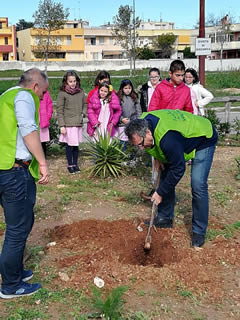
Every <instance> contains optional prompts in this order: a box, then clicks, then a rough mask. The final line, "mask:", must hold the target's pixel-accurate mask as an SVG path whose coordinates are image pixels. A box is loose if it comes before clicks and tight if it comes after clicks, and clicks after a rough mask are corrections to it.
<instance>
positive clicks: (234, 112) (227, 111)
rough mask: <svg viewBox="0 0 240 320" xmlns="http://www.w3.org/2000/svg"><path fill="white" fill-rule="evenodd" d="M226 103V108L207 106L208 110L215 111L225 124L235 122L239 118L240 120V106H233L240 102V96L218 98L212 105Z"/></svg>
mask: <svg viewBox="0 0 240 320" xmlns="http://www.w3.org/2000/svg"><path fill="white" fill-rule="evenodd" d="M216 102H224V103H225V106H224V107H212V106H211V105H210V106H207V107H206V110H215V111H216V113H217V116H219V117H220V120H221V121H223V122H230V123H231V122H233V120H234V119H236V118H238V119H239V120H240V105H239V106H232V102H240V96H226V97H217V98H214V99H213V100H212V101H211V104H212V103H216Z"/></svg>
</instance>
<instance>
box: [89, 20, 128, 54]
mask: <svg viewBox="0 0 240 320" xmlns="http://www.w3.org/2000/svg"><path fill="white" fill-rule="evenodd" d="M84 41H85V52H84V59H85V60H102V59H122V58H123V57H124V51H125V50H124V49H123V48H122V47H121V45H120V44H117V41H116V38H115V37H114V35H113V32H112V28H111V27H110V25H107V26H101V27H92V28H84Z"/></svg>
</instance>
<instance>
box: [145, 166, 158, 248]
mask: <svg viewBox="0 0 240 320" xmlns="http://www.w3.org/2000/svg"><path fill="white" fill-rule="evenodd" d="M160 175H161V169H160V168H159V170H158V173H157V174H155V177H156V178H155V181H154V189H155V190H156V189H157V187H158V186H159V182H160ZM157 208H158V206H157V205H156V204H155V203H154V202H153V204H152V214H151V218H150V223H149V227H148V232H147V236H146V238H145V244H144V250H147V251H149V250H150V249H151V242H152V236H151V231H152V227H153V226H154V225H153V221H154V218H155V216H156V214H157ZM155 231H156V228H155Z"/></svg>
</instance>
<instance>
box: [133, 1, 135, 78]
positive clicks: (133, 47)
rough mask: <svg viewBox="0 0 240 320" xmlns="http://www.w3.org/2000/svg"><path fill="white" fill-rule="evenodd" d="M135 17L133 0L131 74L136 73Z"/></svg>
mask: <svg viewBox="0 0 240 320" xmlns="http://www.w3.org/2000/svg"><path fill="white" fill-rule="evenodd" d="M135 20H136V17H135V0H133V75H135V74H136V22H135Z"/></svg>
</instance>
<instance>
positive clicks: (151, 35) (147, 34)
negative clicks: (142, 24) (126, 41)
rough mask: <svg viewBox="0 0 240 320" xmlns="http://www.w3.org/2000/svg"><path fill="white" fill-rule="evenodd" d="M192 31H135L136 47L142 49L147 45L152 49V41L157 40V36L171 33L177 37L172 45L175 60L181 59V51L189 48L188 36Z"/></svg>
mask: <svg viewBox="0 0 240 320" xmlns="http://www.w3.org/2000/svg"><path fill="white" fill-rule="evenodd" d="M191 31H192V30H190V29H189V30H188V29H165V30H161V29H154V30H147V29H137V34H138V40H137V46H139V47H143V46H146V45H148V46H149V47H152V45H153V42H154V40H156V39H157V37H158V36H160V35H162V34H167V33H173V34H174V35H175V36H177V38H176V41H175V44H174V52H173V55H175V58H180V59H181V58H183V54H182V52H183V50H184V49H185V48H186V47H190V45H191V41H190V35H191Z"/></svg>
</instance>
